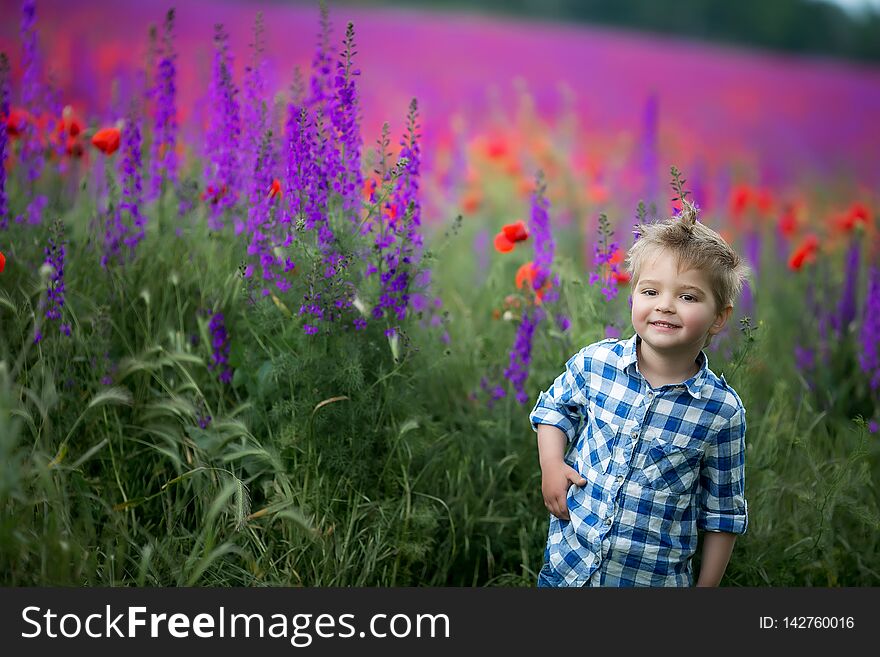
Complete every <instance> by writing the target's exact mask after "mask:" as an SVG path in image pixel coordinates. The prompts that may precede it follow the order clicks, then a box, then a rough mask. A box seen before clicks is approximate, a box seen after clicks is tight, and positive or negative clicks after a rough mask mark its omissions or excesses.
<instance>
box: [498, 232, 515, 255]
mask: <svg viewBox="0 0 880 657" xmlns="http://www.w3.org/2000/svg"><path fill="white" fill-rule="evenodd" d="M495 249H496V250H498V251H500V252H501V253H508V252H510V251H513V242H511V241H510V240H509V239H507V235H505V234H504V231H501V232H500V233H498V234H497V235H496V236H495Z"/></svg>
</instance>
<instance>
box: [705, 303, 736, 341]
mask: <svg viewBox="0 0 880 657" xmlns="http://www.w3.org/2000/svg"><path fill="white" fill-rule="evenodd" d="M732 312H733V306H731V305H728V306H727V307H725V308H722V309H721V311H720V312H719V313H718V314H717V315H716V316H715V321H714V322H712V327H711V328H710V329H709V335H715V334H716V333H720V332H721V329H723V328H724V325H725V324H727V320H728V319H730V313H732Z"/></svg>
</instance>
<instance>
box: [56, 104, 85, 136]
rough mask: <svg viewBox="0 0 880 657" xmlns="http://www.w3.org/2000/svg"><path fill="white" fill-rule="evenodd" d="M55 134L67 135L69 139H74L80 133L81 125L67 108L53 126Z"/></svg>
mask: <svg viewBox="0 0 880 657" xmlns="http://www.w3.org/2000/svg"><path fill="white" fill-rule="evenodd" d="M55 132H57V133H58V134H59V136H60V135H64V134H65V133H67V134H68V135H70V136H71V137H76V136H77V135H78V134H79V133H81V132H82V123H80V121H79V119H78V118H76V117H75V116H74V115H73V111H72V110H71V109H70V108H69V107H66V108H64V112H62V114H61V118H60V119H59V120H58V123H57V124H56V126H55Z"/></svg>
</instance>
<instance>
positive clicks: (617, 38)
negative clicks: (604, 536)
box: [0, 0, 880, 188]
mask: <svg viewBox="0 0 880 657" xmlns="http://www.w3.org/2000/svg"><path fill="white" fill-rule="evenodd" d="M171 7H175V8H176V10H177V29H176V33H177V41H176V47H177V50H178V53H179V57H178V60H177V66H178V68H179V84H178V93H179V105H178V106H179V108H180V113H181V118H182V119H183V120H184V121H188V120H189V121H190V122H192V121H191V120H192V119H193V118H194V117H195V118H198V117H199V116H200V114H201V112H202V110H203V108H204V102H205V101H204V99H205V97H206V95H207V89H208V82H209V79H210V53H211V37H212V33H213V25H214V24H215V23H223V24H224V25H225V26H226V29H227V30H228V31H229V32H230V37H231V38H230V43H231V46H232V51H233V53H234V56H235V72H236V77H237V78H238V79H239V80H240V79H241V74H242V71H243V68H244V63H245V62H246V61H248V59H249V56H250V54H249V51H248V45H247V44H248V43H249V42H250V41H251V36H252V26H253V21H254V17H255V15H256V13H257V11H259V10H262V11H263V12H264V16H265V24H266V40H267V59H268V63H269V67H268V70H267V73H268V76H269V77H268V79H269V83H270V85H269V88H270V89H272V90H274V91H283V90H285V89H286V88H287V87H288V85H289V83H290V81H291V80H292V78H293V70H294V68H295V67H297V66H299V67H300V68H301V69H302V71H303V72H304V74H305V75H306V76H308V72H309V69H310V63H311V58H312V52H313V50H314V48H315V44H316V39H317V33H318V30H319V12H318V6H317V3H316V2H315V3H308V4H305V5H295V6H281V5H279V4H276V3H272V4H266V5H262V4H260V3H245V2H205V1H203V0H188V1H187V2H182V3H177V5H176V6H175V5H174V4H173V3H171V2H168V1H163V2H158V1H156V0H142V1H140V2H137V3H118V2H101V1H91V2H77V3H74V4H72V3H70V2H64V1H62V0H39V2H38V4H37V25H38V30H39V35H40V46H41V48H42V51H43V53H44V55H45V57H46V63H47V65H48V67H49V68H50V69H51V70H52V71H54V74H55V78H56V80H57V81H58V82H59V83H60V85H61V87H62V88H63V90H64V98H63V102H64V103H72V104H73V105H74V106H75V107H76V108H77V109H78V110H79V111H80V112H81V113H82V114H83V115H84V116H86V117H88V118H95V117H101V118H103V119H104V120H110V119H112V118H114V116H113V111H112V108H111V102H110V99H111V89H112V87H113V81H114V79H118V80H119V93H120V94H121V95H122V96H123V97H125V96H127V95H128V94H129V93H130V90H131V89H132V80H133V78H132V74H131V72H132V67H133V66H138V65H141V64H142V62H143V61H144V56H145V53H146V48H147V30H148V26H149V25H150V24H157V25H158V24H161V21H162V19H163V17H164V14H165V11H166V10H167V9H169V8H171ZM0 8H2V15H3V17H4V20H3V21H2V27H0V48H2V49H3V50H5V51H7V52H8V53H10V55H11V59H12V63H13V75H14V79H13V88H14V95H13V102H17V100H18V98H17V95H18V92H19V85H18V80H19V78H20V75H21V53H20V46H19V40H18V35H17V30H18V24H19V20H20V18H19V17H20V5H19V3H18V2H12V1H10V0H2V1H0ZM330 17H331V21H332V25H333V32H334V37H335V39H334V44H335V45H337V46H338V44H339V43H341V40H342V36H343V33H344V29H345V24H346V23H347V22H348V21H353V22H354V25H355V30H356V40H357V43H358V57H357V63H358V66H359V67H360V69H361V71H362V76H361V78H360V82H359V91H360V93H361V98H362V102H361V106H362V108H363V110H364V121H363V125H362V129H363V132H364V136H365V143H366V145H368V146H369V145H371V144H372V143H373V139H374V137H375V136H376V135H377V134H378V132H379V130H380V128H381V125H382V123H383V122H384V121H389V122H390V123H391V128H392V135H395V136H397V135H399V134H400V132H401V130H402V127H403V119H404V115H405V112H406V107H407V104H408V102H409V99H410V98H412V97H413V96H415V97H417V98H418V100H419V103H420V108H421V115H422V126H423V133H424V137H425V155H426V159H427V162H426V164H427V165H428V167H430V162H431V156H432V146H437V145H448V144H449V143H450V140H451V137H450V135H451V133H452V131H453V129H452V125H453V120H452V118H453V117H456V116H458V117H460V119H461V120H463V122H464V124H465V125H466V126H468V129H469V130H471V131H473V132H474V133H476V132H478V131H480V130H483V129H486V128H487V127H488V125H487V124H488V123H489V122H491V121H492V117H493V112H492V109H493V104H494V106H495V107H500V108H503V109H510V110H511V111H512V109H513V106H514V104H515V102H516V100H515V99H516V93H515V90H514V80H515V79H517V78H519V79H521V80H523V81H524V82H525V84H526V86H527V88H528V90H529V91H530V92H531V94H532V95H533V97H534V102H535V105H536V109H537V111H538V113H539V115H540V116H541V117H544V118H546V119H547V120H550V121H552V120H554V119H555V118H558V117H559V115H560V113H561V112H562V110H563V101H562V95H561V94H560V89H561V88H562V87H563V86H564V87H567V88H568V89H569V90H570V91H571V92H572V97H573V103H574V110H575V114H576V116H577V121H578V127H577V132H576V133H575V134H577V135H578V137H577V144H576V145H575V147H574V148H573V150H574V151H575V157H574V159H575V161H578V160H582V161H584V162H586V161H588V160H589V159H590V158H591V157H592V155H591V151H592V149H594V148H595V147H596V146H595V145H596V144H597V143H598V142H599V141H600V140H603V139H606V140H607V139H608V137H609V136H610V135H618V136H622V138H623V139H624V140H626V139H629V140H630V143H635V142H637V141H638V140H639V139H640V138H641V133H642V130H643V127H642V126H643V123H644V118H643V117H644V114H645V107H646V102H647V99H648V97H649V96H650V94H652V93H655V94H656V98H657V100H658V108H659V112H658V131H659V143H660V152H661V158H660V164H661V165H663V168H664V170H666V171H668V162H669V161H670V160H671V159H672V158H677V160H676V161H677V162H679V163H680V164H684V166H685V167H687V165H688V163H690V162H694V161H697V162H700V166H701V168H703V169H705V171H706V175H707V176H710V177H714V176H717V175H719V174H720V173H722V169H724V170H725V171H726V172H727V173H726V174H725V175H727V174H729V173H730V170H729V169H730V168H731V167H733V168H734V169H735V170H736V172H737V174H736V175H737V177H739V178H745V179H746V180H747V181H749V182H752V183H755V184H761V185H765V184H766V185H772V186H779V185H784V184H786V183H793V182H795V181H801V182H803V181H804V180H808V179H813V178H814V177H819V178H821V179H822V180H824V181H826V182H828V183H832V182H834V181H839V180H847V181H852V182H853V183H860V184H861V185H863V186H866V187H869V188H870V187H876V185H877V184H878V183H880V163H878V159H877V156H876V154H877V153H878V152H880V130H878V129H877V117H878V116H880V69H878V68H877V67H867V66H857V65H854V64H845V63H840V62H831V61H827V60H819V59H804V58H800V59H798V58H794V57H785V56H780V55H770V54H755V53H750V52H747V51H743V50H734V49H730V48H719V47H712V46H709V45H702V44H696V43H689V42H682V41H676V40H673V39H664V38H660V37H649V36H644V35H638V34H633V33H623V32H613V31H608V30H599V29H591V28H586V27H579V26H578V27H575V26H566V25H561V24H551V23H537V22H532V23H524V22H516V21H513V20H502V19H494V18H493V19H489V18H486V17H481V16H472V15H462V14H459V15H453V14H432V13H426V12H422V11H414V10H413V11H404V10H399V9H390V8H389V9H381V10H380V9H375V8H355V7H351V6H334V5H333V4H332V3H331V4H330ZM491 98H494V100H490V99H491ZM435 150H436V149H435ZM633 150H634V151H637V150H638V149H633ZM685 170H686V171H687V168H685ZM743 172H745V173H743Z"/></svg>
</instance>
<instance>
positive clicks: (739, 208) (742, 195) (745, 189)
mask: <svg viewBox="0 0 880 657" xmlns="http://www.w3.org/2000/svg"><path fill="white" fill-rule="evenodd" d="M751 200H752V190H751V189H750V188H749V186H748V185H737V186H736V187H735V188H734V189H733V192H732V193H731V195H730V211H731V212H732V213H733V215H734V216H737V217H738V216H740V215H741V214H742V213H743V212H745V210H746V208H747V207H748V205H749V203H750V202H751Z"/></svg>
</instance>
